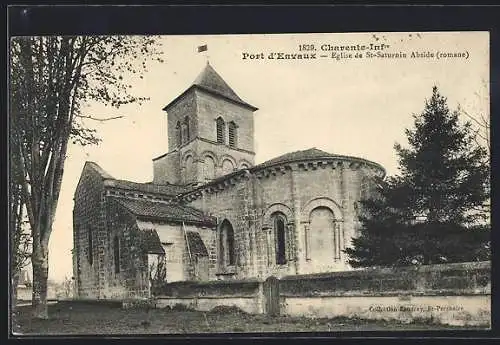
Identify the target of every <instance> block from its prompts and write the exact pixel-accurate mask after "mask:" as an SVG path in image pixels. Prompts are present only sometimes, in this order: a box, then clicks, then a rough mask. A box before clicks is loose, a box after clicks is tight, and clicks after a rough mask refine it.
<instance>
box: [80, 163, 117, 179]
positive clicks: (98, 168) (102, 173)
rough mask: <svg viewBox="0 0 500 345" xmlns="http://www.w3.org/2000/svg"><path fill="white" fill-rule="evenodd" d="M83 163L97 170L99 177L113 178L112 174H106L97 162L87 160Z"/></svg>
mask: <svg viewBox="0 0 500 345" xmlns="http://www.w3.org/2000/svg"><path fill="white" fill-rule="evenodd" d="M85 165H88V166H90V167H92V169H94V170H95V171H97V173H98V174H99V175H101V177H102V178H104V179H112V178H113V176H111V175H110V174H108V173H107V172H106V171H105V170H104V169H103V168H101V167H100V166H99V164H97V163H95V162H90V161H87V162H85Z"/></svg>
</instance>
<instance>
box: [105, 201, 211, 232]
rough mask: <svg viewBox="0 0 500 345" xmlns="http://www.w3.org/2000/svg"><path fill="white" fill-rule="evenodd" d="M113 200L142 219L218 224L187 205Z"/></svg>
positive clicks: (208, 224)
mask: <svg viewBox="0 0 500 345" xmlns="http://www.w3.org/2000/svg"><path fill="white" fill-rule="evenodd" d="M113 199H114V200H116V201H117V202H118V203H120V204H121V205H122V206H124V207H125V208H126V209H127V210H129V211H130V212H132V213H133V214H135V215H136V216H138V217H142V218H148V219H150V218H153V219H165V220H171V221H176V222H186V223H194V224H203V225H207V226H214V225H215V224H216V220H215V218H213V217H208V216H205V215H204V214H203V212H202V211H200V210H197V209H195V208H193V207H189V206H185V205H179V204H173V203H169V204H167V203H163V202H158V201H153V200H148V199H128V198H121V197H113Z"/></svg>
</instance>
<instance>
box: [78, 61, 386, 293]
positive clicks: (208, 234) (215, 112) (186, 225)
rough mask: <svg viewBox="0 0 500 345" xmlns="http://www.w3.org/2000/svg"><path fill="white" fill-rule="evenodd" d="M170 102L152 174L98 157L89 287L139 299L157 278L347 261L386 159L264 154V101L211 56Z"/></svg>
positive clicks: (90, 195) (91, 187)
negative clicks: (131, 177)
mask: <svg viewBox="0 0 500 345" xmlns="http://www.w3.org/2000/svg"><path fill="white" fill-rule="evenodd" d="M163 110H164V111H165V112H166V114H167V119H168V152H166V153H165V154H163V155H161V156H159V157H156V158H154V159H153V171H154V177H153V181H152V182H148V183H136V182H131V181H124V180H120V179H117V178H114V177H113V176H111V175H109V174H108V173H107V172H106V171H105V170H103V169H102V168H101V167H100V166H98V165H97V164H96V163H93V162H86V163H85V166H84V168H83V171H82V174H81V177H80V180H79V183H78V186H77V188H76V191H75V194H74V209H73V237H74V250H73V269H74V278H75V280H76V287H77V288H76V290H77V294H78V296H79V297H80V298H98V299H112V298H131V297H144V296H148V295H149V293H150V286H151V282H152V281H165V282H174V281H181V280H221V279H222V280H227V279H249V278H256V279H262V280H264V279H266V278H267V277H269V276H276V277H282V276H286V275H295V274H308V273H321V272H329V271H339V270H347V269H349V266H348V264H347V258H346V255H345V254H344V253H343V250H344V248H346V246H349V245H350V242H351V239H352V238H353V237H354V236H356V233H357V230H358V229H359V222H358V218H357V204H358V202H359V200H360V199H361V198H363V197H364V196H365V195H366V194H367V193H369V192H370V189H371V186H373V183H374V182H373V180H372V177H374V176H384V174H385V171H384V169H383V168H382V167H381V166H380V165H379V164H377V163H374V162H370V161H367V160H365V159H361V158H356V157H349V156H342V155H336V154H331V153H327V152H324V151H321V150H319V149H316V148H311V149H307V150H303V151H296V152H291V153H287V154H284V155H282V156H279V157H277V158H274V159H271V160H268V161H266V162H263V163H260V164H257V165H256V164H255V162H254V156H255V152H254V112H255V111H256V110H257V108H256V107H255V106H253V105H251V104H248V103H247V102H245V101H244V100H242V99H241V98H240V97H239V96H238V95H237V94H236V93H235V92H234V91H233V90H232V89H231V87H230V86H229V85H228V84H227V83H226V82H225V81H224V80H223V79H222V77H221V76H220V75H219V74H218V73H217V72H216V71H215V70H214V69H213V67H212V66H211V65H209V64H207V65H206V67H205V68H204V69H203V71H202V72H201V73H200V75H199V76H198V78H197V79H196V80H195V81H194V83H193V84H192V85H191V86H189V87H188V88H187V89H186V90H185V91H184V92H183V93H181V94H180V95H179V96H178V97H177V98H175V99H174V100H172V101H171V102H170V103H169V104H167V105H166V106H165V107H164V108H163Z"/></svg>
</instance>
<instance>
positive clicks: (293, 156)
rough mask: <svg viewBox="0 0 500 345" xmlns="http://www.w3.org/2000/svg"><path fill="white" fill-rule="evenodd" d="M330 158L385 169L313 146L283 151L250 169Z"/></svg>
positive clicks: (356, 158)
mask: <svg viewBox="0 0 500 345" xmlns="http://www.w3.org/2000/svg"><path fill="white" fill-rule="evenodd" d="M331 158H336V159H346V160H357V161H363V162H366V163H369V164H372V165H376V166H378V167H379V168H380V169H382V170H384V171H385V169H384V168H383V167H382V166H381V165H379V164H377V163H375V162H371V161H368V160H366V159H363V158H358V157H351V156H343V155H335V154H332V153H328V152H325V151H322V150H319V149H317V148H315V147H313V148H310V149H307V150H301V151H294V152H289V153H285V154H284V155H281V156H278V157H276V158H273V159H270V160H268V161H265V162H264V163H261V164H258V165H256V166H254V167H252V168H251V170H258V169H259V168H263V167H268V166H271V165H275V164H280V163H285V162H293V161H303V160H311V159H331Z"/></svg>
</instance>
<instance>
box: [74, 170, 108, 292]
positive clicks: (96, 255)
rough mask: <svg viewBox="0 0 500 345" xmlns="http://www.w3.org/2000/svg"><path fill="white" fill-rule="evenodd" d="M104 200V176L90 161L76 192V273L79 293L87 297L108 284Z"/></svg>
mask: <svg viewBox="0 0 500 345" xmlns="http://www.w3.org/2000/svg"><path fill="white" fill-rule="evenodd" d="M104 200H105V195H104V186H103V181H102V178H101V176H100V175H99V174H98V172H97V171H95V170H94V169H93V168H92V167H91V166H90V164H88V163H87V164H86V165H85V167H84V171H83V172H82V175H81V177H80V181H79V183H78V186H77V189H76V191H75V197H74V201H75V205H74V209H73V248H74V250H75V253H74V255H75V261H76V263H75V265H74V267H75V268H76V272H73V275H74V277H75V279H76V285H77V293H78V295H79V296H80V297H84V298H99V291H100V290H101V288H102V287H103V285H104V279H105V277H104V275H105V273H104V269H103V267H104V265H105V249H104V248H105V246H106V245H107V236H108V235H107V228H106V223H105V214H104V212H105V210H104ZM89 231H91V236H92V245H93V250H92V253H90V252H89ZM90 256H91V257H92V263H91V261H90V259H89V258H90Z"/></svg>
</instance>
